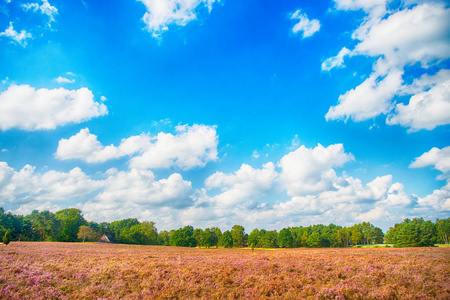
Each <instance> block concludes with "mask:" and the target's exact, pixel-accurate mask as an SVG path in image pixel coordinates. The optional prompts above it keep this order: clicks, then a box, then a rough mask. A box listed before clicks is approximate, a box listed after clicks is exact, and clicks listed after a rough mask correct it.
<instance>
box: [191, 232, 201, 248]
mask: <svg viewBox="0 0 450 300" xmlns="http://www.w3.org/2000/svg"><path fill="white" fill-rule="evenodd" d="M202 233H203V230H202V229H200V228H196V229H195V230H194V232H193V233H192V236H193V237H194V239H195V240H196V241H197V246H198V247H199V248H201V247H202V244H201V243H200V242H201V239H202Z"/></svg>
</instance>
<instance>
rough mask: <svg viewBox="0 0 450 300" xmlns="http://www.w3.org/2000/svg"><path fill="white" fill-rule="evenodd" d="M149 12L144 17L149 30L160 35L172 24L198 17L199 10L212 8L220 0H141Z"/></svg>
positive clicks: (183, 22) (178, 24) (184, 22)
mask: <svg viewBox="0 0 450 300" xmlns="http://www.w3.org/2000/svg"><path fill="white" fill-rule="evenodd" d="M139 1H141V2H142V3H143V4H144V5H145V7H146V9H147V12H146V13H145V14H144V17H143V18H142V19H143V21H144V22H145V24H146V25H147V30H148V31H149V32H151V33H152V35H153V36H154V37H160V36H161V33H163V32H164V31H167V30H168V29H169V26H170V25H177V26H185V25H186V24H187V23H189V22H191V21H193V20H195V19H197V13H198V10H200V9H201V8H207V9H208V11H209V12H211V10H212V6H213V4H214V3H217V2H220V0H139Z"/></svg>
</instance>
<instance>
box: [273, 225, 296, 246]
mask: <svg viewBox="0 0 450 300" xmlns="http://www.w3.org/2000/svg"><path fill="white" fill-rule="evenodd" d="M277 242H278V245H279V246H280V247H281V248H292V247H293V246H294V238H293V236H292V232H291V231H290V230H289V229H288V228H283V229H281V231H280V232H279V233H278V236H277Z"/></svg>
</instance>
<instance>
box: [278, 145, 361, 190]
mask: <svg viewBox="0 0 450 300" xmlns="http://www.w3.org/2000/svg"><path fill="white" fill-rule="evenodd" d="M350 160H353V155H351V154H347V153H345V151H344V147H343V145H342V144H334V145H330V146H328V147H326V148H325V147H323V146H322V145H320V144H318V145H317V147H315V148H306V147H305V146H303V145H302V146H300V147H299V148H298V149H297V150H295V151H293V152H291V153H289V154H287V155H285V156H284V157H283V158H282V159H281V160H280V162H279V163H278V166H279V167H280V168H281V169H282V171H281V173H280V176H279V181H280V184H281V186H282V187H283V188H284V189H286V190H287V193H288V195H289V196H299V195H306V194H309V193H318V192H322V191H325V190H329V189H333V184H334V182H335V181H336V180H337V175H336V173H335V171H334V170H333V169H332V168H333V167H340V166H342V165H344V164H345V163H346V162H348V161H350Z"/></svg>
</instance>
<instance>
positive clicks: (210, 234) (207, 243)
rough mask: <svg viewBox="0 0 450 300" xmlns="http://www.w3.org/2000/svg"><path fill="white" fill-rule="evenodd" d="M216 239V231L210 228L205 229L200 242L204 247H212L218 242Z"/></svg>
mask: <svg viewBox="0 0 450 300" xmlns="http://www.w3.org/2000/svg"><path fill="white" fill-rule="evenodd" d="M216 240H217V239H216V235H215V233H214V231H212V230H211V229H209V228H206V229H205V230H203V232H202V234H201V238H200V243H201V244H202V247H206V248H211V247H213V246H214V245H216V244H217V242H216Z"/></svg>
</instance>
